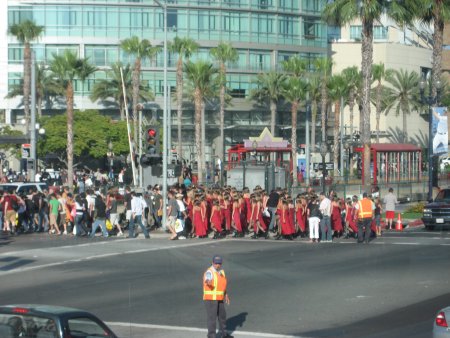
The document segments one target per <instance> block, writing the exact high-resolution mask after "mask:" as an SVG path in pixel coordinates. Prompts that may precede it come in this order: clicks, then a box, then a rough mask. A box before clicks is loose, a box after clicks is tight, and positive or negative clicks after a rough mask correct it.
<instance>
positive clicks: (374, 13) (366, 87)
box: [322, 0, 420, 189]
mask: <svg viewBox="0 0 450 338" xmlns="http://www.w3.org/2000/svg"><path fill="white" fill-rule="evenodd" d="M417 1H420V0H417ZM407 7H408V4H406V3H404V2H402V1H384V0H360V1H355V0H335V1H331V2H327V4H326V5H325V7H324V10H323V13H322V16H323V19H324V20H325V21H326V22H327V23H329V24H333V25H345V24H348V23H350V22H352V21H354V20H355V19H359V20H361V23H362V29H361V56H362V61H361V72H362V94H361V106H362V111H361V114H360V115H361V122H362V123H361V126H362V128H361V130H360V132H361V142H362V143H363V147H364V155H363V167H364V174H363V177H364V179H363V186H365V188H366V189H369V187H370V89H371V84H372V63H373V26H374V22H376V21H378V20H379V19H380V17H381V15H382V14H383V13H386V14H387V15H389V16H390V17H392V18H393V19H394V20H395V21H397V22H405V21H407V20H409V19H411V18H412V17H411V13H410V12H408V10H407V9H406V8H407Z"/></svg>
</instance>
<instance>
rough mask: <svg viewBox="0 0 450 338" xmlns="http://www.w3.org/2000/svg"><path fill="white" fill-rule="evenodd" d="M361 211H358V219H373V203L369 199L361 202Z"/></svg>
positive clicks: (359, 203)
mask: <svg viewBox="0 0 450 338" xmlns="http://www.w3.org/2000/svg"><path fill="white" fill-rule="evenodd" d="M358 205H359V209H358V217H359V219H362V218H372V216H373V210H372V201H371V200H369V199H368V198H363V199H362V200H361V201H359V202H358Z"/></svg>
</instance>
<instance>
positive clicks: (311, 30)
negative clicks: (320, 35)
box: [303, 20, 317, 40]
mask: <svg viewBox="0 0 450 338" xmlns="http://www.w3.org/2000/svg"><path fill="white" fill-rule="evenodd" d="M316 26H317V24H316V23H315V22H314V21H309V20H305V21H304V23H303V34H304V37H305V39H308V40H314V39H315V38H316V37H317V34H316Z"/></svg>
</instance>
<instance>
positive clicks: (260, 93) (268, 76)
mask: <svg viewBox="0 0 450 338" xmlns="http://www.w3.org/2000/svg"><path fill="white" fill-rule="evenodd" d="M285 80H286V74H282V73H278V72H275V71H270V72H267V73H260V74H258V75H257V77H256V84H257V85H258V88H256V89H253V90H252V91H251V92H250V97H251V98H253V99H255V100H257V101H259V102H266V100H269V104H270V132H271V133H272V135H273V136H275V117H276V114H277V102H278V100H279V99H280V98H281V97H282V95H281V92H282V89H283V83H284V81H285Z"/></svg>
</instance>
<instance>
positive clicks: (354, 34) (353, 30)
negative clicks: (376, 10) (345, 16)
mask: <svg viewBox="0 0 450 338" xmlns="http://www.w3.org/2000/svg"><path fill="white" fill-rule="evenodd" d="M361 30H362V26H360V25H359V26H353V25H352V26H350V39H353V40H357V41H359V40H361Z"/></svg>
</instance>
